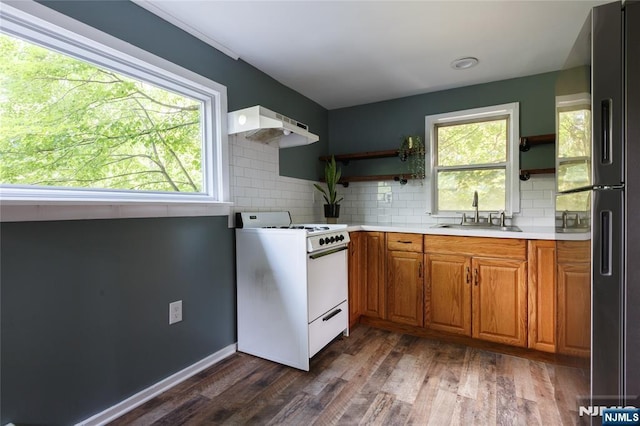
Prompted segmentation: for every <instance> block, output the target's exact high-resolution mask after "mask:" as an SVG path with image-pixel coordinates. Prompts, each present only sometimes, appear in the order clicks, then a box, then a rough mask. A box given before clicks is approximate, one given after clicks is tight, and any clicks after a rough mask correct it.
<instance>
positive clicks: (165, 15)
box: [131, 0, 240, 61]
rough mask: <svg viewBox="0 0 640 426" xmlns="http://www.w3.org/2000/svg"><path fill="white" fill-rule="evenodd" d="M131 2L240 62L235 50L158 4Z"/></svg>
mask: <svg viewBox="0 0 640 426" xmlns="http://www.w3.org/2000/svg"><path fill="white" fill-rule="evenodd" d="M131 1H132V2H133V3H135V4H137V5H138V6H140V7H142V8H144V9H146V10H148V11H149V12H151V13H153V14H154V15H156V16H158V17H160V18H162V19H164V20H165V21H167V22H169V23H170V24H173V25H175V26H176V27H178V28H180V29H181V30H184V31H186V32H187V33H189V34H191V35H192V36H194V37H196V38H198V39H200V40H202V41H204V42H205V43H207V44H208V45H209V46H213V47H215V48H216V49H217V50H219V51H221V52H222V53H224V54H225V55H227V56H229V57H230V58H232V59H234V60H236V61H237V60H238V58H240V55H238V54H237V53H236V52H234V51H233V50H231V49H229V48H228V47H227V46H225V45H223V44H221V43H219V42H217V41H216V40H214V39H212V38H211V37H209V36H208V35H206V34H204V33H203V32H202V31H200V30H198V29H197V28H195V27H193V26H191V25H189V24H187V23H186V22H184V21H183V20H181V19H179V18H177V17H175V16H173V15H172V14H171V13H169V12H167V11H166V10H164V9H162V8H161V7H159V6H158V5H157V4H156V3H157V2H151V1H149V0H131Z"/></svg>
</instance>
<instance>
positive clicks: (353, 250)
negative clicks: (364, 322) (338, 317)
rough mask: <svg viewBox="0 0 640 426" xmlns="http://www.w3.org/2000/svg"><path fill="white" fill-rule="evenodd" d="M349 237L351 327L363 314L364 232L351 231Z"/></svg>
mask: <svg viewBox="0 0 640 426" xmlns="http://www.w3.org/2000/svg"><path fill="white" fill-rule="evenodd" d="M349 238H350V239H351V241H350V242H349V328H351V327H353V326H354V325H356V324H357V323H358V321H359V320H360V315H361V314H362V310H361V306H362V302H361V300H360V299H361V286H362V284H361V283H362V280H361V278H360V275H361V274H362V271H364V268H363V267H362V261H361V257H362V255H361V254H362V251H363V250H362V242H363V241H364V238H363V232H351V233H350V234H349Z"/></svg>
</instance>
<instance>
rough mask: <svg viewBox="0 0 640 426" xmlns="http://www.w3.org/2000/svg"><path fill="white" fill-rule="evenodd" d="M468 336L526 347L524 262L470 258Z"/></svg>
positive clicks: (525, 265)
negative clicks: (470, 328)
mask: <svg viewBox="0 0 640 426" xmlns="http://www.w3.org/2000/svg"><path fill="white" fill-rule="evenodd" d="M471 268H472V270H473V292H472V296H471V300H472V313H471V315H472V318H473V321H472V336H473V337H475V338H478V339H483V340H489V341H492V342H499V343H506V344H510V345H515V346H522V347H525V346H527V281H526V268H527V262H526V261H524V260H517V259H489V258H473V260H472V262H471Z"/></svg>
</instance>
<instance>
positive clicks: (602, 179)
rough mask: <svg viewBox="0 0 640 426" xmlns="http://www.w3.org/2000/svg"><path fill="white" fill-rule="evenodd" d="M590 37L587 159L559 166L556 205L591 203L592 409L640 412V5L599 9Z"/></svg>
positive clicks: (590, 24)
mask: <svg viewBox="0 0 640 426" xmlns="http://www.w3.org/2000/svg"><path fill="white" fill-rule="evenodd" d="M585 29H586V32H584V33H586V34H587V35H589V34H590V37H586V38H584V37H583V40H586V42H587V43H588V44H590V52H589V51H587V52H586V53H587V54H588V55H589V53H590V55H589V56H590V71H591V72H590V75H591V79H590V93H591V96H590V99H589V100H588V102H589V103H590V121H591V122H592V127H591V131H590V136H589V137H590V147H589V149H590V153H588V155H584V154H585V153H584V152H580V150H577V151H576V152H577V153H575V155H574V156H573V157H571V158H569V156H565V158H566V161H565V162H564V163H563V162H562V161H559V162H558V163H557V164H556V167H557V178H558V197H559V200H560V201H557V205H558V204H560V205H563V206H565V207H566V206H567V205H568V204H567V200H568V199H569V200H573V201H577V202H586V206H587V207H586V208H585V209H584V210H585V217H584V218H583V219H582V224H584V223H587V224H588V223H590V224H591V247H592V249H591V265H592V285H591V305H592V310H591V405H593V406H610V405H622V406H625V405H633V406H636V407H640V401H639V399H638V395H640V3H639V2H637V1H626V2H625V3H624V4H623V3H621V2H615V3H609V4H605V5H602V6H599V7H595V8H594V9H593V10H592V14H591V16H590V19H589V21H588V22H587V25H586V26H585ZM589 39H590V40H589ZM587 49H588V47H587ZM584 50H585V49H584V47H582V48H581V47H580V46H577V48H575V49H574V51H575V52H583V53H585V52H584ZM571 65H572V66H573V65H575V64H571ZM567 68H569V67H567ZM573 69H575V68H573ZM587 69H588V64H587ZM574 74H575V73H574ZM573 81H575V79H574V80H573ZM587 90H589V88H587ZM577 98H579V96H578V97H576V96H573V98H571V97H565V98H563V99H565V100H566V99H569V100H571V99H574V101H575V99H577ZM557 99H558V98H557ZM566 102H567V104H569V103H570V102H569V101H566ZM575 102H578V101H575ZM557 110H559V111H560V110H562V109H561V108H558V107H557ZM558 146H560V145H558ZM580 154H582V155H584V158H580ZM581 170H583V171H584V170H586V173H588V175H587V176H583V177H581V178H580V177H578V176H579V174H580V171H581ZM565 178H566V181H563V179H565ZM563 194H564V195H563ZM557 210H562V208H560V209H558V207H557ZM575 210H577V211H578V213H575V215H578V216H576V217H579V211H580V207H576V209H575ZM567 212H568V213H569V216H572V215H573V214H574V213H573V212H571V211H569V209H568V208H567V209H565V213H564V216H565V227H566V216H567ZM559 213H561V212H559ZM586 213H588V214H586ZM589 216H590V217H589ZM580 222H581V221H580V220H577V223H578V224H580ZM594 421H595V422H599V420H598V419H594Z"/></svg>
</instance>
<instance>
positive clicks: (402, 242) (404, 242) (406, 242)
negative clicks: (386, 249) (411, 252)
mask: <svg viewBox="0 0 640 426" xmlns="http://www.w3.org/2000/svg"><path fill="white" fill-rule="evenodd" d="M396 243H400V244H411V241H400V240H398V241H396Z"/></svg>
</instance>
